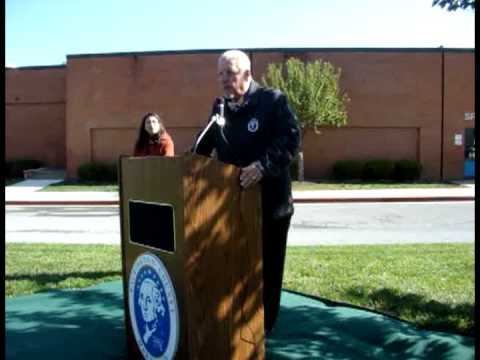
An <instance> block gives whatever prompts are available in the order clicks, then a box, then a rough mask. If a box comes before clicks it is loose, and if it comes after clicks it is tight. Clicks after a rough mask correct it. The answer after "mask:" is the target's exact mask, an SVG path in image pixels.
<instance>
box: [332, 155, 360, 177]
mask: <svg viewBox="0 0 480 360" xmlns="http://www.w3.org/2000/svg"><path fill="white" fill-rule="evenodd" d="M363 167H364V162H363V161H359V160H339V161H337V162H335V164H333V178H334V179H335V180H353V179H361V178H362V173H363Z"/></svg>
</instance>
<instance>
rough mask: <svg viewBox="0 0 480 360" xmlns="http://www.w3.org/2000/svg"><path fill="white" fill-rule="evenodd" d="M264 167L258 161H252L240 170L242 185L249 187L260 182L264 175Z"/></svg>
mask: <svg viewBox="0 0 480 360" xmlns="http://www.w3.org/2000/svg"><path fill="white" fill-rule="evenodd" d="M261 169H262V167H261V165H260V163H259V162H258V161H256V162H253V163H251V164H250V165H248V166H246V167H244V168H242V169H241V171H240V185H241V186H242V187H243V188H245V189H246V188H248V187H249V186H252V185H254V184H256V183H257V182H259V181H260V180H261V179H262V177H263V173H262V170H261Z"/></svg>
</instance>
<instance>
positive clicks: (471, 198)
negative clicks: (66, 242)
mask: <svg viewBox="0 0 480 360" xmlns="http://www.w3.org/2000/svg"><path fill="white" fill-rule="evenodd" d="M428 201H475V196H450V197H446V196H424V197H419V196H417V197H411V198H408V197H403V198H399V197H382V198H300V199H293V202H294V203H295V204H314V203H361V202H364V203H367V202H368V203H372V202H428ZM118 204H119V201H118V200H70V201H69V200H11V201H5V205H6V206H8V205H25V206H29V205H30V206H34V205H118Z"/></svg>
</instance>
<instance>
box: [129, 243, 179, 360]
mask: <svg viewBox="0 0 480 360" xmlns="http://www.w3.org/2000/svg"><path fill="white" fill-rule="evenodd" d="M128 295H129V298H128V307H129V314H130V321H131V325H132V328H133V333H134V336H135V340H136V342H137V345H138V348H139V349H140V352H141V353H142V354H143V357H144V358H145V359H147V360H160V359H162V360H167V359H173V358H174V356H175V353H176V351H177V347H178V340H179V316H178V304H177V298H176V296H175V289H174V287H173V284H172V280H171V278H170V275H169V274H168V272H167V269H166V268H165V265H164V264H163V262H162V261H161V260H160V258H158V257H157V256H155V255H154V254H152V253H150V252H145V253H143V254H141V255H140V256H138V257H137V259H136V260H135V262H134V264H133V267H132V269H131V271H130V277H129V280H128Z"/></svg>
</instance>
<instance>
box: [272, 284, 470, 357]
mask: <svg viewBox="0 0 480 360" xmlns="http://www.w3.org/2000/svg"><path fill="white" fill-rule="evenodd" d="M289 298H291V299H292V300H289ZM289 302H291V303H294V304H289ZM309 303H310V304H309ZM284 304H286V306H285V305H284ZM267 355H268V356H267V359H269V360H270V359H332V360H333V359H342V360H362V359H365V360H366V359H413V358H415V359H432V360H433V359H435V360H436V359H451V360H454V359H473V357H474V339H473V338H470V337H465V336H459V335H455V334H447V333H438V332H428V331H420V330H419V329H417V328H416V327H415V326H413V325H412V324H409V323H406V322H403V321H398V320H395V319H392V318H390V317H388V316H383V315H381V314H377V313H372V312H369V311H365V310H360V309H355V308H351V307H348V306H342V305H336V306H334V305H333V306H332V305H327V304H326V303H323V302H321V301H317V300H310V299H307V300H305V298H303V299H302V300H300V301H298V299H295V296H292V295H291V294H287V295H285V293H282V307H281V311H280V316H279V320H278V323H277V325H276V327H275V329H274V331H273V333H272V334H271V335H270V336H269V338H268V340H267Z"/></svg>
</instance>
